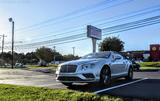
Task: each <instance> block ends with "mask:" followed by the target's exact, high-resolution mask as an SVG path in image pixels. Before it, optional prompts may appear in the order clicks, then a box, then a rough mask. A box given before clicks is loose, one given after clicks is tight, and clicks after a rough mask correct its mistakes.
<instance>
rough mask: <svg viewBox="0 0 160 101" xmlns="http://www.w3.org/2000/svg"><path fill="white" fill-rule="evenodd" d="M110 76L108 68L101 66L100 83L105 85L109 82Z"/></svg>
mask: <svg viewBox="0 0 160 101" xmlns="http://www.w3.org/2000/svg"><path fill="white" fill-rule="evenodd" d="M110 80H111V76H110V72H109V69H108V68H103V69H102V71H101V74H100V84H101V85H103V86H107V85H109V84H110Z"/></svg>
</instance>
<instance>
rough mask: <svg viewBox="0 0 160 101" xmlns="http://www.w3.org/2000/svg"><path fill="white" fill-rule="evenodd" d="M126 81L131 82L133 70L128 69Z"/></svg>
mask: <svg viewBox="0 0 160 101" xmlns="http://www.w3.org/2000/svg"><path fill="white" fill-rule="evenodd" d="M125 78H126V80H132V79H133V68H131V67H130V68H129V70H128V75H127V76H126V77H125Z"/></svg>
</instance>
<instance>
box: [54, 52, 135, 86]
mask: <svg viewBox="0 0 160 101" xmlns="http://www.w3.org/2000/svg"><path fill="white" fill-rule="evenodd" d="M117 77H125V78H126V79H127V80H132V78H133V69H132V63H131V62H130V61H129V60H127V59H124V58H123V56H122V55H120V54H118V53H116V52H112V51H106V52H97V53H91V54H88V55H86V56H84V57H82V58H80V59H79V60H74V61H69V62H66V63H63V64H60V65H59V67H58V68H57V71H56V79H57V80H58V81H60V82H61V83H63V84H64V85H67V86H71V85H72V83H92V82H99V83H100V84H102V85H104V86H105V85H108V84H109V83H110V80H111V79H112V78H117Z"/></svg>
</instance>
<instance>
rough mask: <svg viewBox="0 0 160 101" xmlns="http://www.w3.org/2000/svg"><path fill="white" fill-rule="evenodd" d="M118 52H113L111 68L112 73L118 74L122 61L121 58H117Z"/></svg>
mask: <svg viewBox="0 0 160 101" xmlns="http://www.w3.org/2000/svg"><path fill="white" fill-rule="evenodd" d="M116 57H117V54H113V55H112V63H111V68H112V70H111V71H112V74H113V75H117V74H119V73H120V72H121V69H120V68H121V67H120V66H121V62H120V61H119V59H116Z"/></svg>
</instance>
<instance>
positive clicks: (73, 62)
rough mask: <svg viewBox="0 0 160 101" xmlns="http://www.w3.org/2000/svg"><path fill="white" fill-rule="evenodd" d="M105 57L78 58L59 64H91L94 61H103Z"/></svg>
mask: <svg viewBox="0 0 160 101" xmlns="http://www.w3.org/2000/svg"><path fill="white" fill-rule="evenodd" d="M105 60H106V59H104V58H97V59H79V60H73V61H69V62H65V63H62V64H61V65H71V64H72V65H73V64H74V65H83V64H91V63H96V62H100V61H105Z"/></svg>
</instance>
